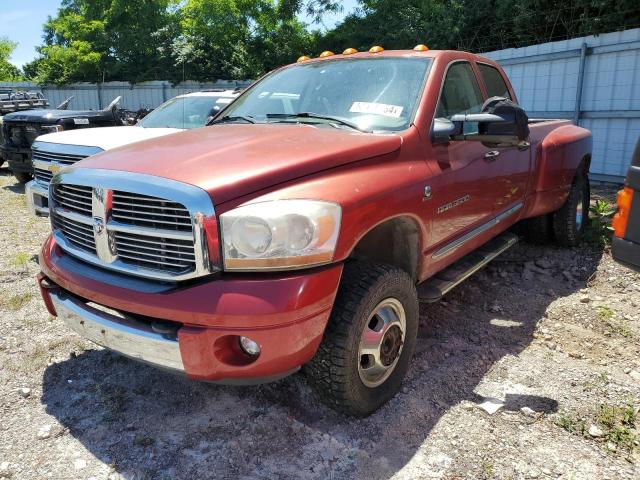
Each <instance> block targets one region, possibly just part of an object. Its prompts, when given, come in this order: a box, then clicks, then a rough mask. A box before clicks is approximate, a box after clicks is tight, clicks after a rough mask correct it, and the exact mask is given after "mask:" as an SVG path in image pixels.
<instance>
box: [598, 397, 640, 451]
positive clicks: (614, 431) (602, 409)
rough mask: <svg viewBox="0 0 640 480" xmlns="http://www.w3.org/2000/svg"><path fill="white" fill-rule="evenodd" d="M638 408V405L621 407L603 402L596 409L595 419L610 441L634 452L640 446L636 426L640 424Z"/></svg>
mask: <svg viewBox="0 0 640 480" xmlns="http://www.w3.org/2000/svg"><path fill="white" fill-rule="evenodd" d="M638 410H639V408H638V407H635V406H633V405H631V404H627V405H624V406H621V407H620V406H615V405H608V404H604V403H603V404H601V405H600V406H599V407H598V409H597V411H596V415H595V421H596V422H597V423H598V425H599V426H600V427H601V428H602V431H603V432H604V433H605V438H606V440H607V441H608V442H611V443H613V444H614V445H615V446H616V447H617V448H618V449H620V450H624V451H627V452H633V450H635V449H638V448H639V445H638V444H639V443H640V437H639V436H638V432H637V430H636V426H640V424H638V420H639V418H638Z"/></svg>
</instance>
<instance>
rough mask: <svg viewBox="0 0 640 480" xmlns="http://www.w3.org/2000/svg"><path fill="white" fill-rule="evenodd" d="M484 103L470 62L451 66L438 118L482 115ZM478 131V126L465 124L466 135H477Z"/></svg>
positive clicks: (443, 87)
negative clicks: (471, 114) (462, 114)
mask: <svg viewBox="0 0 640 480" xmlns="http://www.w3.org/2000/svg"><path fill="white" fill-rule="evenodd" d="M482 103H483V101H482V94H481V93H480V87H479V86H478V80H477V79H476V76H475V74H474V73H473V69H472V68H471V65H470V64H469V63H468V62H458V63H454V64H453V65H451V66H450V67H449V70H447V76H446V77H445V79H444V84H443V85H442V93H441V94H440V99H439V100H438V109H437V110H436V117H438V118H451V117H452V116H453V115H456V114H460V113H480V110H481V109H482ZM477 131H478V126H477V124H475V123H465V124H464V133H466V134H469V133H476V132H477Z"/></svg>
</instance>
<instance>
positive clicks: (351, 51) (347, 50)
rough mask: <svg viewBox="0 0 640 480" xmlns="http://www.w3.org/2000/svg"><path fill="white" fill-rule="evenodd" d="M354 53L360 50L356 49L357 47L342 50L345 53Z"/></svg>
mask: <svg viewBox="0 0 640 480" xmlns="http://www.w3.org/2000/svg"><path fill="white" fill-rule="evenodd" d="M354 53H358V50H356V49H355V48H347V49H346V50H345V51H344V52H342V54H343V55H353V54H354Z"/></svg>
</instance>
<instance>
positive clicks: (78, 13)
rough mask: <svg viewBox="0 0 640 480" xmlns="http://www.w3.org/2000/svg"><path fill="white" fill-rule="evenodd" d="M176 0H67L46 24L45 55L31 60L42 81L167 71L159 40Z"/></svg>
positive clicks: (140, 76) (134, 77) (136, 77)
mask: <svg viewBox="0 0 640 480" xmlns="http://www.w3.org/2000/svg"><path fill="white" fill-rule="evenodd" d="M176 5H177V0H137V1H135V2H131V1H127V0H63V1H62V6H61V7H60V9H59V11H58V14H57V15H56V16H55V17H53V18H51V17H50V18H49V20H48V21H47V23H45V25H44V35H43V40H44V45H43V46H41V47H39V49H38V51H39V53H40V57H39V58H38V59H36V60H35V61H34V62H32V63H31V64H29V65H28V66H27V70H28V71H29V72H30V73H35V77H36V79H37V80H38V81H39V82H42V83H58V84H60V83H68V82H74V81H87V82H99V81H102V80H107V81H108V80H129V81H131V82H139V81H143V80H148V79H156V78H159V77H162V76H163V74H164V71H165V70H166V68H167V67H169V66H170V63H169V61H170V59H168V58H165V57H164V56H163V55H162V50H161V49H159V48H158V42H159V41H165V40H166V39H165V38H164V37H163V35H162V33H163V32H164V30H165V29H166V26H167V25H168V24H169V22H170V21H175V8H177V7H176Z"/></svg>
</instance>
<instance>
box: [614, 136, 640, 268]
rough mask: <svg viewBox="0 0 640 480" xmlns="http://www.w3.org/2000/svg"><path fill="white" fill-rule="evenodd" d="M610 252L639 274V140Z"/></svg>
mask: <svg viewBox="0 0 640 480" xmlns="http://www.w3.org/2000/svg"><path fill="white" fill-rule="evenodd" d="M612 226H613V233H614V235H613V241H612V247H611V251H612V254H613V258H614V259H615V260H617V261H618V262H620V263H622V264H623V265H626V266H627V267H629V268H632V269H634V270H636V271H638V272H640V140H638V143H637V144H636V149H635V151H634V152H633V158H632V159H631V166H630V167H629V172H628V173H627V178H626V180H625V184H624V188H623V189H622V190H621V191H620V192H619V193H618V212H617V213H616V215H615V216H614V217H613V225H612Z"/></svg>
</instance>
